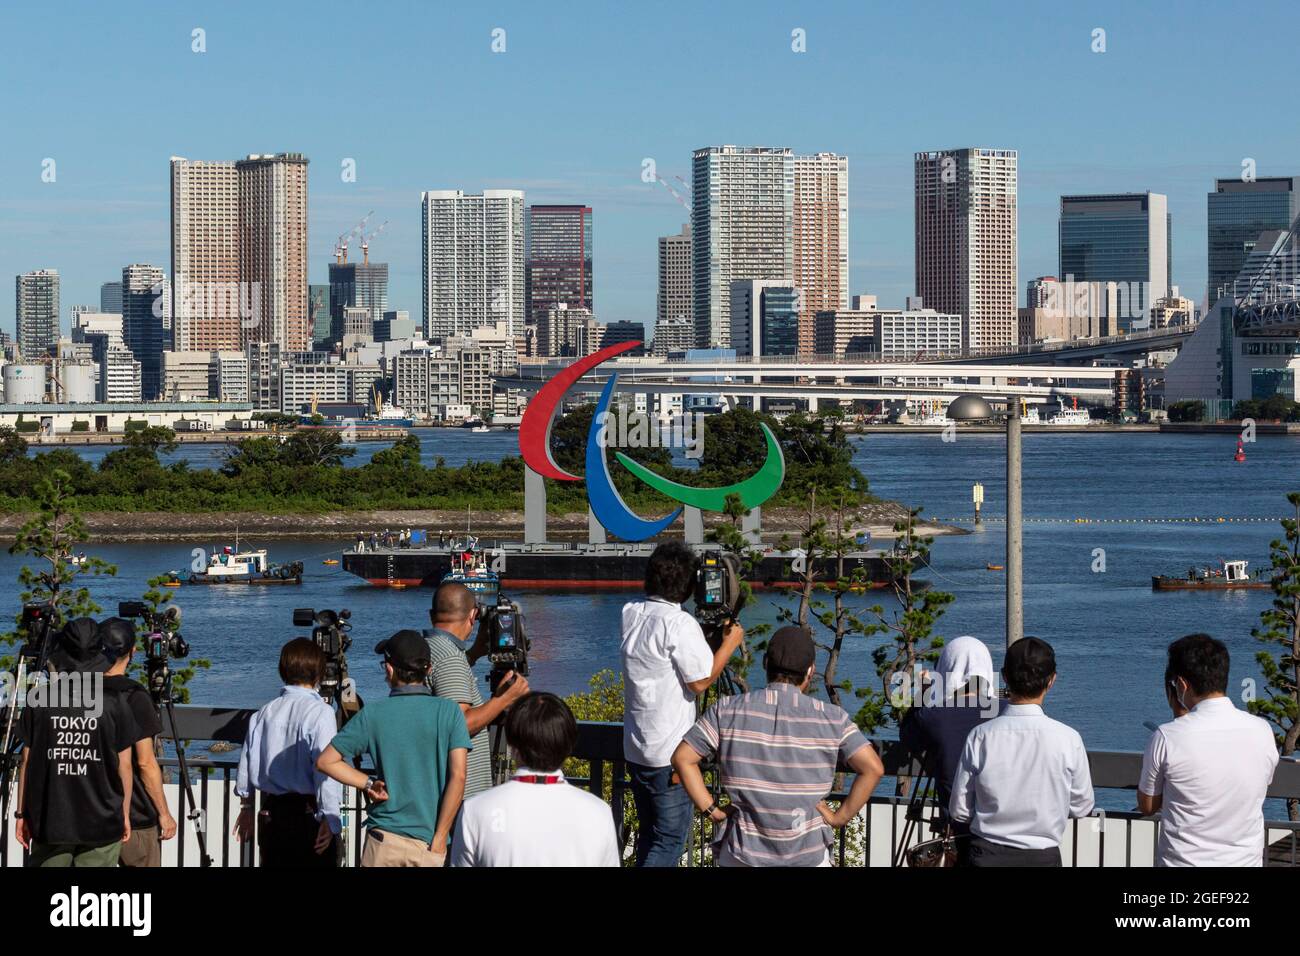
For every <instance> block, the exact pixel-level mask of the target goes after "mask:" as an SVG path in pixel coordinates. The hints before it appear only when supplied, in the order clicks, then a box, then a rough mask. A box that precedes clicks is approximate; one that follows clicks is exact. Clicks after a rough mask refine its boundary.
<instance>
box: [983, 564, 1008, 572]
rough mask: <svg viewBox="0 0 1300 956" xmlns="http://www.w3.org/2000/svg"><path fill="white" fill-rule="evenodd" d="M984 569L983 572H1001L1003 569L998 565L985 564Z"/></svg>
mask: <svg viewBox="0 0 1300 956" xmlns="http://www.w3.org/2000/svg"><path fill="white" fill-rule="evenodd" d="M984 568H985V570H987V571H1002V570H1004V568H1003V567H1002V565H1000V564H986V565H984Z"/></svg>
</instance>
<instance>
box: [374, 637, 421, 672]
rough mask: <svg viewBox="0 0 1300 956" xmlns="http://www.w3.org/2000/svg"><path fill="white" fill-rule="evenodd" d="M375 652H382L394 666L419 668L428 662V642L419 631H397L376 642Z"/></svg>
mask: <svg viewBox="0 0 1300 956" xmlns="http://www.w3.org/2000/svg"><path fill="white" fill-rule="evenodd" d="M375 653H376V654H383V655H384V659H385V660H386V661H388V663H390V664H392V665H393V666H394V667H404V668H421V667H428V666H429V664H430V658H429V642H428V641H426V640H425V639H424V635H423V634H421V633H420V632H419V631H412V630H409V629H407V630H402V631H398V632H397V633H396V634H394V635H393V636H392V637H390V638H387V639H386V640H382V641H380V642H379V643H378V644H376V645H375Z"/></svg>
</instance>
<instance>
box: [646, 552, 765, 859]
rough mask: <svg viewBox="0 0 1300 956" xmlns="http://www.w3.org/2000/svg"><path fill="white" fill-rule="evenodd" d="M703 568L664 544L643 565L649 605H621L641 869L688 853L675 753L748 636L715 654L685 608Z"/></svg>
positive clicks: (732, 635) (730, 640) (737, 630)
mask: <svg viewBox="0 0 1300 956" xmlns="http://www.w3.org/2000/svg"><path fill="white" fill-rule="evenodd" d="M698 566H699V559H698V558H697V557H696V554H695V552H694V551H692V550H691V549H690V548H689V547H688V546H687V545H685V544H683V543H682V542H680V541H666V542H664V543H663V544H661V545H659V546H658V547H657V548H655V550H654V553H653V554H651V555H650V560H649V562H648V563H647V565H646V574H645V592H646V600H644V601H635V602H632V603H629V604H626V605H624V607H623V645H622V661H623V756H624V758H625V759H626V760H627V763H628V773H629V775H630V776H631V779H632V798H633V800H634V802H635V803H636V815H637V824H638V835H637V844H636V864H637V866H676V865H677V863H678V860H679V859H680V858H681V855H682V853H683V851H684V850H685V849H686V834H687V832H688V831H689V830H690V825H691V806H692V805H691V798H690V796H689V795H688V794H687V793H686V789H685V788H684V787H683V786H682V784H681V781H680V780H679V779H677V775H676V774H675V773H674V772H673V768H672V757H673V751H675V750H676V749H677V745H678V744H679V743H681V741H682V738H683V737H685V736H686V732H687V731H688V730H690V729H691V727H693V726H694V725H695V716H696V715H695V698H696V697H698V696H699V695H700V694H702V693H704V692H705V691H706V690H708V688H709V687H710V686H712V684H713V682H714V681H715V680H717V679H718V676H719V675H720V674H721V673H722V670H723V668H725V667H726V666H727V662H728V661H729V660H730V659H731V655H732V654H734V653H735V652H736V648H738V647H739V646H740V642H741V641H742V640H743V639H744V637H745V632H744V630H743V629H742V628H741V627H740V625H739V624H732V625H731V626H729V627H728V628H727V630H726V631H725V633H724V634H723V637H722V643H721V644H720V646H719V647H718V649H717V650H716V651H714V650H712V649H711V648H710V647H709V644H708V641H706V640H705V639H704V631H703V630H701V629H700V625H699V622H698V621H696V620H695V618H694V617H692V616H691V615H689V614H687V613H686V612H685V611H683V610H682V607H681V605H682V602H683V601H685V600H686V599H687V598H689V597H690V596H691V594H692V593H693V592H694V590H695V573H696V568H697V567H698Z"/></svg>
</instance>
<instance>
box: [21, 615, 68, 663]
mask: <svg viewBox="0 0 1300 956" xmlns="http://www.w3.org/2000/svg"><path fill="white" fill-rule="evenodd" d="M57 616H58V615H57V612H56V611H55V610H54V605H53V604H51V603H50V602H49V601H40V602H33V603H31V604H24V605H23V613H22V617H21V618H20V619H19V621H18V632H19V633H20V634H22V635H23V646H22V648H21V649H20V650H19V651H18V654H19V656H20V657H25V658H27V659H28V660H32V661H44V660H45V659H46V658H47V657H48V656H49V654H48V651H49V648H48V647H47V642H48V641H49V637H50V633H51V632H52V631H53V630H54V622H55V618H56V617H57Z"/></svg>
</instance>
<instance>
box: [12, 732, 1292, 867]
mask: <svg viewBox="0 0 1300 956" xmlns="http://www.w3.org/2000/svg"><path fill="white" fill-rule="evenodd" d="M253 713H254V711H253V710H251V709H242V708H213V707H197V706H186V707H177V708H176V716H177V721H176V723H177V728H176V729H177V730H178V732H179V734H180V736H181V737H182V738H183V739H186V740H189V741H191V742H195V741H214V742H215V741H221V742H225V743H229V744H242V743H243V740H244V736H245V733H246V731H247V728H248V721H249V718H250V717H251V716H252V715H253ZM164 721H165V718H164ZM168 733H170V729H168ZM872 743H873V745H874V746H875V747H876V748H877V750H878V751H879V752H880V754H881V758H882V760H883V762H884V765H885V774H886V776H885V779H884V780H883V781H882V783H881V786H880V787H879V788H878V789H877V792H876V794H875V795H873V797H872V798H871V800H870V802H869V803H868V805H867V806H866V807H864V808H863V811H862V812H861V813H860V814H859V816H858V818H857V820H855V821H853V822H852V823H850V824H849V825H848V826H847V827H845V828H843V829H841V830H839V831H837V834H836V837H835V843H834V846H833V849H832V856H833V859H834V861H835V862H836V863H837V864H838V865H840V866H889V865H891V861H892V860H893V859H894V858H895V856H896V855H897V854H896V851H897V850H898V847H899V843H900V840H901V839H902V837H903V835H904V833H905V832H906V833H907V834H908V841H907V842H908V845H909V846H911V845H915V844H916V843H919V842H922V841H923V840H927V839H930V838H932V837H933V836H934V834H933V833H932V832H931V829H930V826H929V822H928V821H929V818H930V817H931V816H932V811H933V808H934V804H933V802H932V801H927V802H923V804H922V807H923V810H924V812H923V814H922V816H923V819H921V820H920V821H918V822H917V823H916V825H915V826H913V827H911V828H908V826H907V809H908V802H909V801H908V797H907V796H906V795H905V794H904V793H903V792H900V786H899V784H900V783H902V782H907V783H909V784H910V785H912V786H915V785H916V784H917V783H918V782H919V780H920V777H921V774H920V769H921V768H920V765H919V763H918V762H917V760H916V758H915V756H914V755H913V754H911V753H910V752H908V751H907V749H906V748H904V747H903V746H902V745H901V744H900V743H899V742H898V741H896V740H886V739H874V740H873V741H872ZM572 759H573V760H574V761H579V762H581V763H584V764H586V767H585V772H578V773H570V774H569V775H568V776H569V780H570V782H571V783H573V784H574V785H576V786H580V787H582V788H584V789H586V790H588V791H590V792H591V793H594V794H596V795H597V796H599V797H601V799H603V800H605V801H606V802H607V803H608V804H609V805H610V811H611V813H612V814H613V818H614V822H615V826H616V828H617V830H618V835H619V839H620V843H621V845H622V846H623V847H624V850H625V855H626V857H628V858H630V856H631V850H632V847H633V846H634V840H635V833H634V828H633V827H632V826H631V825H630V824H631V823H632V821H633V819H634V811H633V810H632V800H631V783H630V781H629V778H628V773H627V764H626V762H625V761H624V759H623V733H622V724H619V723H599V722H590V721H581V722H579V724H578V743H577V746H576V747H575V749H574V754H573V758H572ZM1088 761H1089V766H1090V769H1091V773H1092V781H1093V787H1094V789H1095V790H1096V791H1098V793H1099V795H1100V794H1101V793H1103V792H1105V793H1112V792H1125V791H1127V792H1130V793H1132V792H1134V791H1135V790H1136V788H1137V781H1138V775H1139V773H1140V771H1141V765H1142V755H1141V754H1139V753H1133V752H1121V751H1089V752H1088ZM160 762H161V763H162V765H163V767H164V769H165V772H166V773H167V775H168V777H169V779H171V780H172V782H170V783H168V784H167V785H166V786H165V789H166V791H167V794H168V799H169V801H170V802H171V805H172V806H173V807H174V808H176V811H177V812H175V816H176V820H177V824H178V829H177V836H176V838H175V839H174V840H169V841H167V842H166V843H164V845H163V851H164V852H163V865H164V866H198V865H200V858H199V846H198V840H197V836H196V834H195V832H194V824H193V823H192V821H191V820H190V819H189V818H188V817H187V815H186V812H185V811H186V810H187V809H188V807H181V802H182V800H183V796H182V794H183V790H182V789H181V787H180V786H179V784H178V783H176V782H175V780H174V778H175V774H176V772H177V762H176V760H175V758H174V757H171V758H164V759H163V760H162V761H160ZM186 764H187V765H188V766H189V769H190V772H191V778H192V781H193V784H194V799H195V801H196V802H197V804H198V806H199V808H200V810H201V811H202V819H203V820H204V821H205V832H206V835H207V841H208V847H207V849H208V854H209V856H210V857H211V858H212V862H213V865H214V866H223V867H227V866H254V865H256V855H255V852H254V848H255V846H256V841H255V840H254V841H253V842H252V843H251V844H241V843H239V842H237V841H236V840H235V839H234V837H233V836H232V829H233V827H234V824H235V819H236V817H237V815H238V812H239V799H238V797H236V796H235V794H234V784H235V778H236V774H237V770H238V760H236V759H233V758H225V757H212V756H203V757H199V756H194V757H191V756H187V757H186ZM571 766H572V764H571ZM344 793H345V799H344V806H343V808H342V810H343V813H342V816H343V820H344V836H345V846H344V862H345V865H349V866H356V865H357V864H358V863H359V862H360V859H361V850H362V844H363V841H364V834H363V826H362V824H363V823H364V820H365V813H366V811H365V806H364V802H363V800H362V798H361V795H360V794H359V793H358V792H356V791H353V790H351V789H346V788H345V790H344ZM843 796H844V794H843V793H842V792H836V793H833V794H831V796H830V797H829V799H830V800H832V801H835V800H838V799H842V798H843ZM1268 796H1269V798H1270V803H1271V804H1272V805H1276V804H1275V803H1273V801H1277V800H1287V799H1298V798H1300V762H1297V761H1295V760H1284V761H1282V762H1281V763H1280V764H1279V766H1278V769H1277V772H1276V773H1275V774H1274V777H1273V782H1272V785H1271V786H1270V788H1269V791H1268ZM257 799H258V795H257V794H256V792H255V793H254V801H256V800H257ZM257 808H258V804H257V803H256V802H255V804H254V809H255V810H256V809H257ZM255 818H256V814H255ZM1158 827H1159V824H1158V822H1157V820H1155V819H1154V818H1150V817H1143V816H1142V815H1141V814H1139V813H1137V812H1136V811H1132V810H1121V811H1101V812H1098V813H1096V814H1094V815H1093V816H1091V817H1088V818H1085V819H1081V820H1072V821H1071V822H1070V825H1069V827H1068V828H1067V830H1066V833H1065V837H1064V839H1063V841H1062V845H1061V850H1062V856H1063V859H1064V861H1065V862H1066V865H1068V866H1108V867H1110V866H1125V867H1127V866H1149V865H1151V863H1152V860H1153V857H1154V849H1155V842H1156V836H1157V833H1158ZM1265 828H1266V831H1267V836H1266V841H1265V843H1266V850H1265V856H1266V862H1267V863H1268V864H1269V865H1274V866H1297V865H1300V824H1297V823H1293V822H1291V821H1289V820H1285V819H1281V818H1275V819H1270V820H1266V821H1265ZM708 835H709V834H708V830H707V825H706V824H705V822H704V821H703V820H702V819H699V820H697V822H696V824H695V825H694V826H693V828H692V832H691V837H690V841H689V844H688V847H687V853H686V857H685V859H686V861H687V863H688V865H710V864H711V863H712V854H711V853H710V851H709V849H708V846H707V841H708ZM11 844H13V840H12V826H11V825H8V824H7V825H6V826H5V832H4V834H3V835H2V836H0V866H4V865H11V866H12V865H15V864H19V863H20V862H21V853H20V848H18V847H17V845H16V844H13V845H11Z"/></svg>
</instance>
